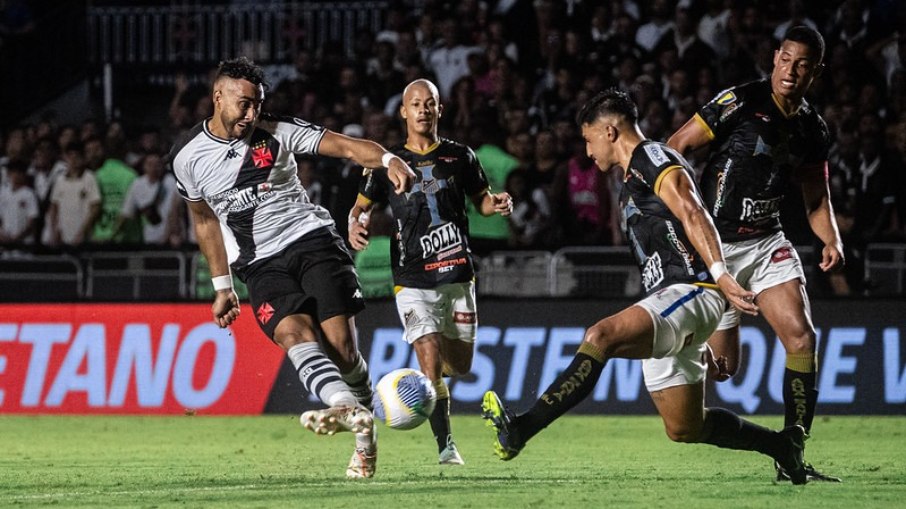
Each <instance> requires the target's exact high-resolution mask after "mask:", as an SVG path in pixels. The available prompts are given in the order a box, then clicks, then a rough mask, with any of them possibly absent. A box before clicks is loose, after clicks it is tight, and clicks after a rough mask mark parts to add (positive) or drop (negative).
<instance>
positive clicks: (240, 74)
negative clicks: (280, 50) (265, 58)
mask: <svg viewBox="0 0 906 509" xmlns="http://www.w3.org/2000/svg"><path fill="white" fill-rule="evenodd" d="M222 77H227V78H232V79H234V80H246V81H248V82H251V83H252V84H253V85H261V86H263V87H264V88H267V86H268V85H267V82H266V81H264V69H262V68H261V67H260V66H258V65H257V64H255V62H252V61H251V60H250V59H249V58H248V57H239V58H234V59H232V60H224V61H222V62H220V65H219V66H217V77H216V78H214V81H215V82H216V81H217V80H219V79H220V78H222Z"/></svg>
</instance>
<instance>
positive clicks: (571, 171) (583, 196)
mask: <svg viewBox="0 0 906 509" xmlns="http://www.w3.org/2000/svg"><path fill="white" fill-rule="evenodd" d="M577 152H578V150H577ZM565 176H566V179H567V181H566V191H567V197H568V199H567V207H568V208H567V209H566V211H565V213H564V214H563V215H562V216H561V218H560V219H561V221H563V224H562V226H564V227H565V229H566V244H567V245H608V244H610V243H611V237H612V234H611V233H612V232H611V231H610V226H611V222H610V217H609V214H610V210H611V204H610V193H609V192H608V191H607V188H606V179H605V177H604V174H603V173H602V172H601V171H599V170H598V167H597V166H596V165H595V163H594V161H592V160H591V159H589V158H588V157H587V156H585V155H584V154H578V153H577V154H576V155H574V156H573V157H572V158H570V160H569V161H568V162H567V171H566V174H565Z"/></svg>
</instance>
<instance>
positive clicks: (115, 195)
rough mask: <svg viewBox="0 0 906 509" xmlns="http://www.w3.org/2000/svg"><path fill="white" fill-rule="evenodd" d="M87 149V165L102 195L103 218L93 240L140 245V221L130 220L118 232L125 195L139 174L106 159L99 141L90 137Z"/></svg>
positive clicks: (119, 163) (115, 161) (115, 160)
mask: <svg viewBox="0 0 906 509" xmlns="http://www.w3.org/2000/svg"><path fill="white" fill-rule="evenodd" d="M84 146H85V161H86V164H87V166H88V168H89V169H91V170H93V171H94V177H95V179H96V180H97V185H98V189H99V190H100V192H101V215H100V217H98V219H97V222H96V223H95V224H94V231H93V233H92V235H91V241H92V242H97V243H115V244H139V243H141V224H140V223H139V222H138V221H137V220H127V221H126V222H125V224H123V225H122V226H121V227H120V228H119V229H117V228H116V225H117V221H118V220H119V217H120V212H121V211H122V210H123V203H124V202H125V200H126V193H127V192H129V187H130V186H131V185H132V182H134V181H135V179H136V178H137V177H138V175H137V174H136V173H135V170H133V169H132V168H130V167H129V166H126V163H124V162H122V161H120V160H119V159H116V158H113V157H107V148H106V147H105V146H104V142H103V141H102V140H101V139H100V138H97V137H91V138H88V139H87V140H85V143H84Z"/></svg>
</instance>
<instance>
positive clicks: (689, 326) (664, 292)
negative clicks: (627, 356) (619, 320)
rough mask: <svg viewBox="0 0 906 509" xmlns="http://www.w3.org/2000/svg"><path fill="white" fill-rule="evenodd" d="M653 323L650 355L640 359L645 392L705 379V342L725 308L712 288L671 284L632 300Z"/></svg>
mask: <svg viewBox="0 0 906 509" xmlns="http://www.w3.org/2000/svg"><path fill="white" fill-rule="evenodd" d="M636 305H637V306H639V307H641V308H643V309H645V310H646V311H648V314H649V315H651V320H652V321H653V322H654V340H653V344H652V354H651V356H652V358H651V359H645V360H643V361H642V372H643V373H644V375H645V387H647V388H648V391H649V392H654V391H660V390H663V389H666V388H668V387H675V386H677V385H689V384H694V383H699V382H701V381H702V380H704V378H705V374H706V373H707V366H706V365H705V361H704V357H703V355H704V352H705V342H706V341H707V340H708V338H709V337H710V336H711V334H712V333H713V332H714V329H715V327H717V323H718V322H719V321H720V317H721V315H723V313H724V310H725V309H726V308H727V301H726V299H724V297H723V295H722V294H721V293H720V292H719V291H717V290H715V289H712V288H707V287H704V286H698V285H692V284H675V285H670V286H668V287H666V288H662V289H661V290H658V291H657V292H655V293H653V294H651V295H649V296H648V297H645V298H644V299H642V300H641V301H639V302H637V303H636Z"/></svg>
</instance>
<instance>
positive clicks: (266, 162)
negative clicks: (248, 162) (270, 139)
mask: <svg viewBox="0 0 906 509" xmlns="http://www.w3.org/2000/svg"><path fill="white" fill-rule="evenodd" d="M252 163H253V164H254V165H255V168H259V169H264V168H270V167H271V166H273V165H274V155H273V154H272V153H271V149H270V148H269V147H268V146H267V141H266V140H262V141H259V142H258V143H256V144H255V145H254V146H252Z"/></svg>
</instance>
